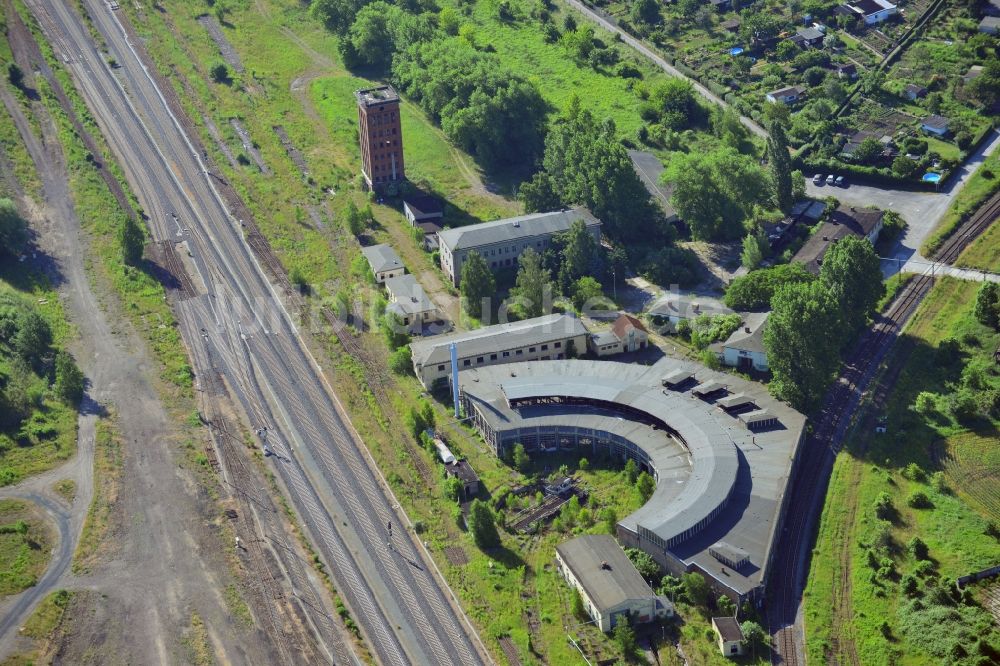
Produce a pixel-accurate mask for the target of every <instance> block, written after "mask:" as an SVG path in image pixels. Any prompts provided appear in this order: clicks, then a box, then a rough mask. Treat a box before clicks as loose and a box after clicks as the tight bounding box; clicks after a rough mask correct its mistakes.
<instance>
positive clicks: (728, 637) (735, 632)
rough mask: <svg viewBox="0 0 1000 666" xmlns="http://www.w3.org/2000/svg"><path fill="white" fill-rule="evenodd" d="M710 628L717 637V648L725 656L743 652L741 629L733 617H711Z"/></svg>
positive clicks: (735, 655)
mask: <svg viewBox="0 0 1000 666" xmlns="http://www.w3.org/2000/svg"><path fill="white" fill-rule="evenodd" d="M712 629H714V630H715V634H716V636H718V637H719V650H720V651H721V652H722V654H723V655H724V656H726V657H738V656H740V655H742V654H743V630H742V629H740V623H739V622H737V621H736V618H735V617H713V618H712Z"/></svg>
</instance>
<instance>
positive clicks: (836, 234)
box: [792, 206, 885, 274]
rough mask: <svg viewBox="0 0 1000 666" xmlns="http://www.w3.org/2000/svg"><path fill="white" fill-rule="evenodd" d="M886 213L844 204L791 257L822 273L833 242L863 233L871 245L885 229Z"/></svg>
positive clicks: (811, 269) (815, 271) (810, 269)
mask: <svg viewBox="0 0 1000 666" xmlns="http://www.w3.org/2000/svg"><path fill="white" fill-rule="evenodd" d="M884 216H885V213H884V212H883V211H881V210H878V209H877V208H855V207H853V206H851V207H845V206H841V207H839V208H837V210H835V211H833V212H832V213H830V216H829V218H828V219H827V221H826V222H824V223H823V224H822V226H820V228H819V229H817V230H816V231H815V232H814V233H813V234H812V235H811V236H810V237H809V239H808V240H807V241H806V242H805V244H804V245H803V246H802V248H801V249H800V250H799V251H798V252H797V253H796V254H795V256H794V257H792V261H798V262H801V263H803V264H805V267H806V269H807V270H809V271H810V272H811V273H814V274H819V269H820V266H821V265H822V264H823V257H824V255H826V251H827V250H828V249H829V248H830V246H831V245H833V244H834V243H836V242H837V241H838V240H840V239H841V238H846V237H847V236H851V235H854V236H861V237H863V238H866V239H868V242H870V243H871V244H872V245H874V244H875V242H876V241H877V240H878V236H879V234H880V233H881V232H882V225H883V218H884Z"/></svg>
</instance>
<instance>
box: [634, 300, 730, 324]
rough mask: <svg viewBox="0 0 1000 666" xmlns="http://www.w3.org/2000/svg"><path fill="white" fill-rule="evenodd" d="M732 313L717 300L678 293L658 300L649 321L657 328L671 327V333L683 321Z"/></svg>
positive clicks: (649, 313)
mask: <svg viewBox="0 0 1000 666" xmlns="http://www.w3.org/2000/svg"><path fill="white" fill-rule="evenodd" d="M732 313H733V311H732V310H730V309H729V308H728V307H726V305H725V303H723V302H722V301H720V300H719V299H717V298H712V297H711V296H698V295H695V294H679V293H676V292H670V293H667V294H664V295H663V296H661V297H660V298H658V299H657V300H656V301H655V302H654V303H653V306H652V307H651V308H649V310H648V312H647V314H648V316H649V320H650V321H651V322H652V323H653V324H654V325H655V326H664V327H669V329H670V330H671V331H676V330H677V325H678V324H679V323H681V322H682V321H688V322H690V321H691V320H693V319H695V318H697V317H700V316H702V315H708V316H715V315H720V314H732Z"/></svg>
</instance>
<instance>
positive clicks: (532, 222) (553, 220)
mask: <svg viewBox="0 0 1000 666" xmlns="http://www.w3.org/2000/svg"><path fill="white" fill-rule="evenodd" d="M577 220H583V223H584V224H585V225H586V226H587V231H589V232H590V233H591V234H592V235H593V236H594V240H595V241H597V242H598V243H600V242H601V221H600V220H598V219H597V218H596V217H594V216H593V215H591V213H590V211H588V210H587V209H585V208H573V209H571V210H559V211H553V212H551V213H534V214H532V215H522V216H520V217H511V218H507V219H503V220H495V221H493V222H483V223H482V224H471V225H469V226H465V227H458V228H455V229H445V230H444V231H442V232H440V233H439V234H438V243H439V245H440V251H441V270H443V271H444V272H445V273H447V275H448V277H449V278H450V279H451V282H452V284H453V285H455V286H456V287H457V286H458V283H459V282H460V281H461V279H462V265H463V263H464V262H465V259H466V257H468V256H469V253H471V252H477V253H479V256H481V257H482V258H483V259H484V260H486V265H487V266H489V267H490V269H491V270H494V271H496V270H502V269H505V268H514V269H516V268H517V258H518V257H519V256H521V254H522V253H523V252H524V251H525V250H527V249H528V248H532V249H533V250H535V252H538V253H539V254H541V253H542V252H544V251H545V248H547V247H548V246H549V244H550V243H551V242H552V237H553V236H555V235H556V234H560V233H563V232H566V231H569V230H570V228H571V227H572V226H573V223H574V222H576V221H577Z"/></svg>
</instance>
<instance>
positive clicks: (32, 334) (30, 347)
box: [12, 306, 52, 370]
mask: <svg viewBox="0 0 1000 666" xmlns="http://www.w3.org/2000/svg"><path fill="white" fill-rule="evenodd" d="M12 337H13V345H12V347H13V349H14V352H15V353H17V355H18V356H19V357H20V358H21V359H22V360H23V361H24V362H25V363H27V364H28V365H29V366H31V367H33V368H35V369H36V370H40V369H41V368H42V366H43V365H44V361H45V359H46V358H47V357H48V354H49V348H50V347H51V345H52V329H51V328H50V327H49V323H48V322H47V321H45V318H44V317H42V315H40V314H39V313H38V311H37V310H35V309H34V308H33V307H30V306H24V307H23V309H22V310H21V311H20V312H19V313H18V315H17V332H16V333H15V334H14V335H13V336H12Z"/></svg>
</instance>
